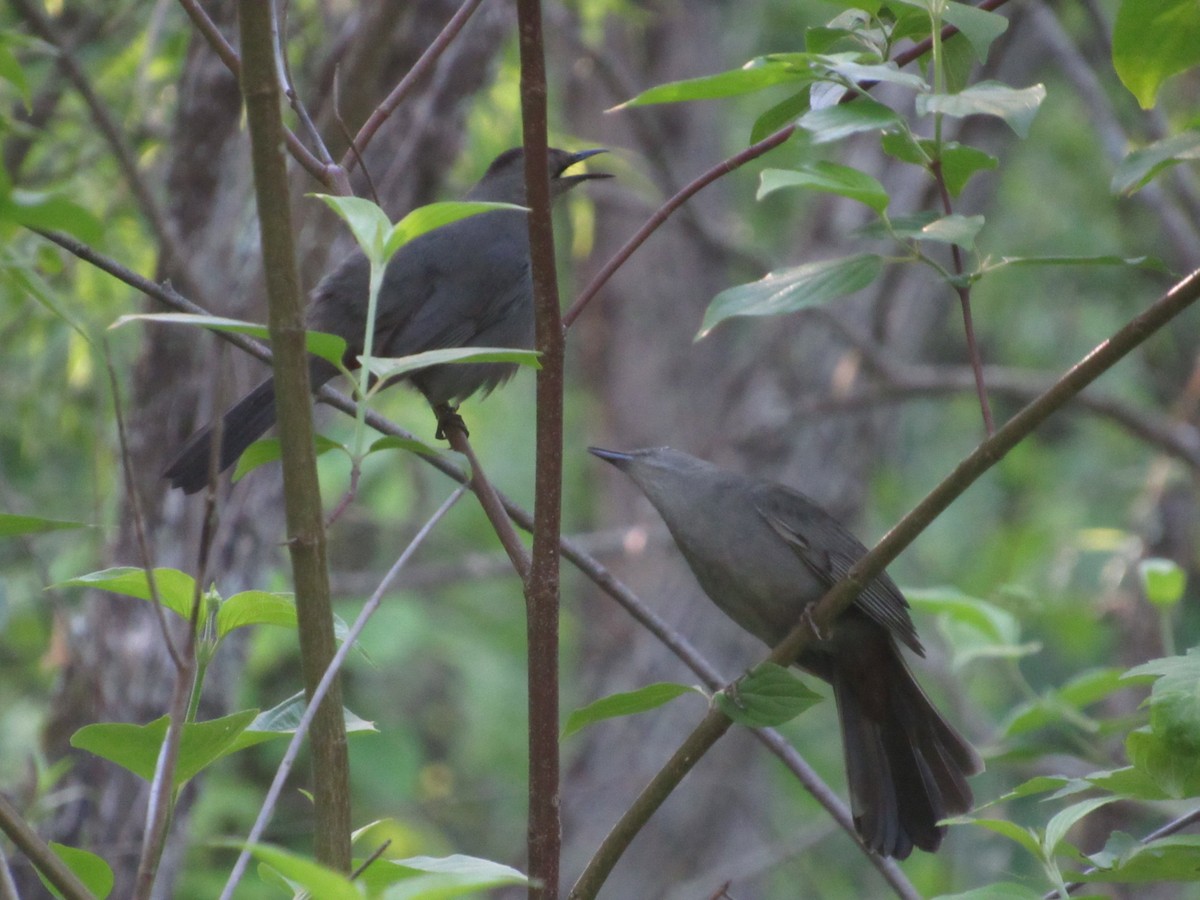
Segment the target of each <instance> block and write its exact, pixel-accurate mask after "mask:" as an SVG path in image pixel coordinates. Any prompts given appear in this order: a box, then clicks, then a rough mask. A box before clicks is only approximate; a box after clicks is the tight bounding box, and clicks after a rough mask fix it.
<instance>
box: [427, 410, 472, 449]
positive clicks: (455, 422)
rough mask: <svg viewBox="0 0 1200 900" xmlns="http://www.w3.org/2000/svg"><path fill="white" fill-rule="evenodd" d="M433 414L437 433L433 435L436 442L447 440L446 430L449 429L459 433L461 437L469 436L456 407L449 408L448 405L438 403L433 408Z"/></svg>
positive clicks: (469, 433)
mask: <svg viewBox="0 0 1200 900" xmlns="http://www.w3.org/2000/svg"><path fill="white" fill-rule="evenodd" d="M433 413H434V415H435V416H437V423H438V426H437V431H436V432H434V435H433V436H434V437H435V438H436V439H437V440H439V441H445V440H448V438H447V437H446V430H447V429H449V428H453V429H455V430H456V431H461V432H462V434H463V437H470V436H471V432H469V431H467V423H466V422H464V421H463V418H462V416H460V415H459V414H458V407H457V406H451V405H450V404H449V403H439V404H437V405H436V406H435V407H434V408H433Z"/></svg>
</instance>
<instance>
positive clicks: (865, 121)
mask: <svg viewBox="0 0 1200 900" xmlns="http://www.w3.org/2000/svg"><path fill="white" fill-rule="evenodd" d="M799 125H800V127H801V128H803V129H804V130H805V131H809V132H811V133H812V136H813V142H814V143H817V144H828V143H830V142H832V141H840V140H843V139H844V138H848V137H850V136H851V135H854V134H859V133H861V132H864V131H892V130H895V129H897V128H901V127H903V125H904V120H903V119H902V118H901V117H900V114H899V113H898V112H896V111H895V110H894V109H892V108H891V107H888V106H884V105H883V104H882V103H878V102H876V101H874V100H870V99H867V98H865V97H861V98H859V99H858V100H855V101H854V102H853V103H842V104H838V105H836V106H827V107H824V108H823V109H814V110H810V111H809V112H806V113H805V114H804V115H803V116H801V117H800V121H799Z"/></svg>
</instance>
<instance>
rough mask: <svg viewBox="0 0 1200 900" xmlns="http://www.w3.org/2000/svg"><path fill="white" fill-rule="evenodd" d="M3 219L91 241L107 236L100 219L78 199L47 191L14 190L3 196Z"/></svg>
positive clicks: (0, 205) (0, 209)
mask: <svg viewBox="0 0 1200 900" xmlns="http://www.w3.org/2000/svg"><path fill="white" fill-rule="evenodd" d="M0 220H7V221H9V222H16V223H17V224H18V225H24V226H25V227H27V228H44V229H50V230H54V231H66V232H69V233H70V234H73V235H75V237H77V238H79V239H80V240H81V241H84V242H85V243H89V244H94V243H97V242H98V241H100V239H101V238H103V237H104V225H103V223H102V222H101V221H100V220H99V219H97V218H96V217H95V216H93V215H92V214H91V213H90V212H89V211H88V210H86V209H84V208H83V207H82V206H80V205H79V204H78V203H76V202H75V201H73V200H68V199H67V198H66V197H65V196H64V195H62V194H57V193H51V192H48V191H24V190H20V189H13V190H11V191H9V192H8V193H6V194H4V195H0Z"/></svg>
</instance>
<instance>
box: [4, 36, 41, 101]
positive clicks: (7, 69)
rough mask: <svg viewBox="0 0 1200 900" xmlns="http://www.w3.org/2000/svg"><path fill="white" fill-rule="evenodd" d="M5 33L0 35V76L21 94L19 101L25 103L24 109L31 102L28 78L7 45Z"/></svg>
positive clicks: (31, 93) (31, 95) (31, 96)
mask: <svg viewBox="0 0 1200 900" xmlns="http://www.w3.org/2000/svg"><path fill="white" fill-rule="evenodd" d="M5 38H7V35H4V36H0V78H3V79H4V80H5V81H7V82H8V83H9V84H11V85H12V86H13V87H15V88H16V89H17V92H18V93H19V94H20V95H21V102H22V103H24V104H25V109H29V106H30V104H31V103H32V102H33V92H32V91H31V90H30V89H29V79H28V78H26V77H25V70H24V69H22V68H21V63H20V62H19V61H18V60H17V56H16V54H15V53H13V52H12V50H11V49H9V47H8V41H7V40H6V39H5Z"/></svg>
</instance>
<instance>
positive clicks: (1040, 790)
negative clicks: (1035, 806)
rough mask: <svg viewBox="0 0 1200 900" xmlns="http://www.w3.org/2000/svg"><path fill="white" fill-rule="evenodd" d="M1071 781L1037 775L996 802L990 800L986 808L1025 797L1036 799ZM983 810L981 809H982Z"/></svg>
mask: <svg viewBox="0 0 1200 900" xmlns="http://www.w3.org/2000/svg"><path fill="white" fill-rule="evenodd" d="M1070 780H1071V779H1069V778H1066V777H1065V776H1062V775H1035V776H1034V777H1033V778H1030V779H1029V780H1028V781H1023V782H1021V783H1020V784H1019V785H1017V786H1016V787H1015V788H1013V789H1012V790H1011V791H1007V792H1006V793H1003V794H1001V795H1000V796H999V797H996V798H995V799H994V800H989V801H988V802H987V803H986V804H984V806H993V805H995V804H997V803H1007V802H1008V801H1010V800H1020V799H1022V798H1023V797H1036V796H1037V795H1038V794H1048V793H1050V792H1051V791H1057V790H1059V789H1060V788H1062V787H1063V786H1064V785H1066V784H1068V783H1070ZM982 808H983V807H980V809H982Z"/></svg>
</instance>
